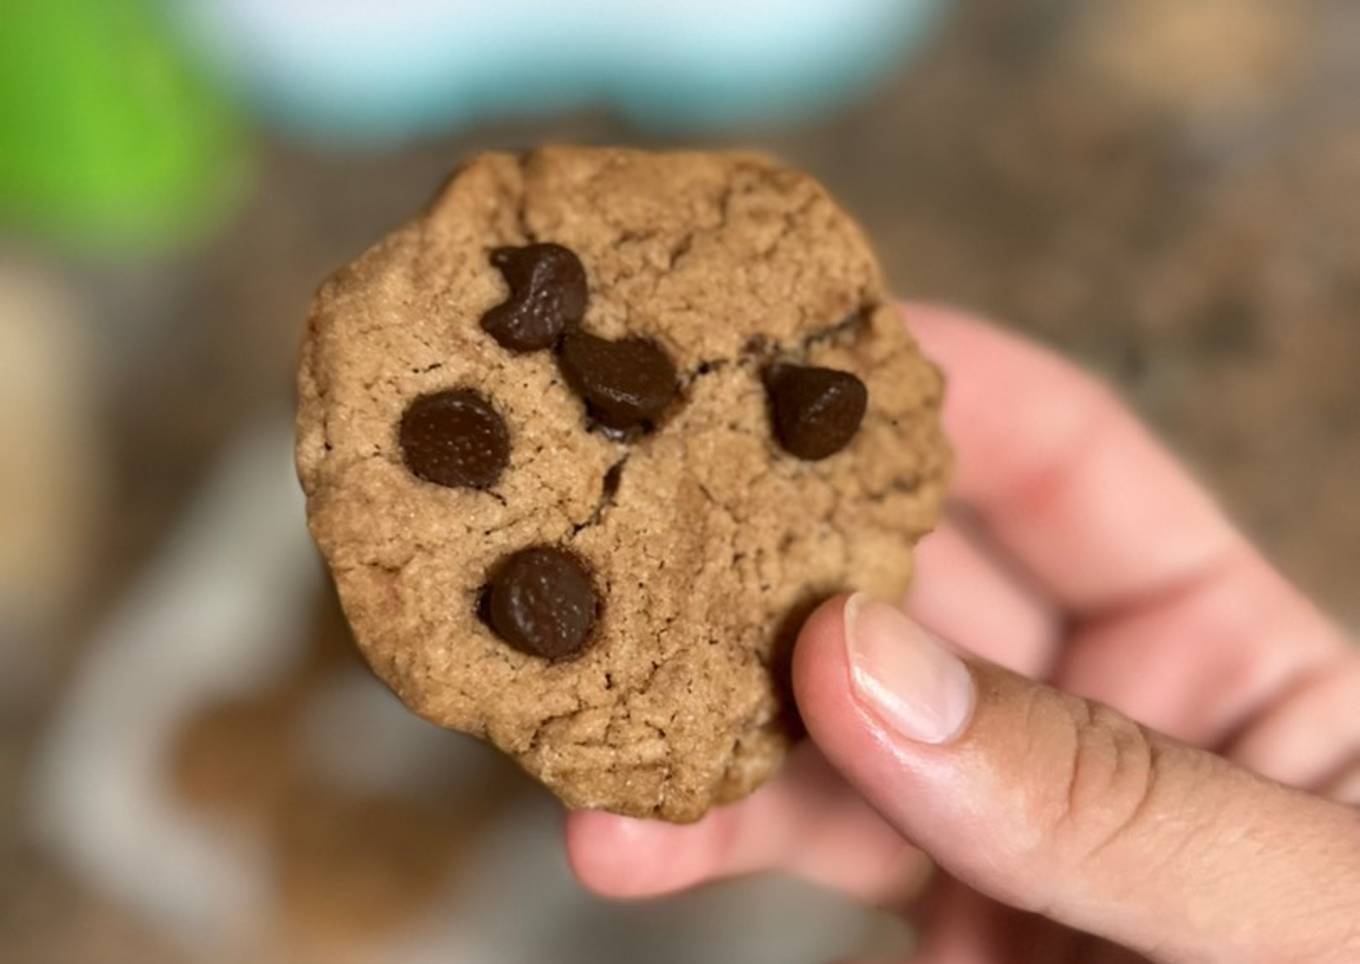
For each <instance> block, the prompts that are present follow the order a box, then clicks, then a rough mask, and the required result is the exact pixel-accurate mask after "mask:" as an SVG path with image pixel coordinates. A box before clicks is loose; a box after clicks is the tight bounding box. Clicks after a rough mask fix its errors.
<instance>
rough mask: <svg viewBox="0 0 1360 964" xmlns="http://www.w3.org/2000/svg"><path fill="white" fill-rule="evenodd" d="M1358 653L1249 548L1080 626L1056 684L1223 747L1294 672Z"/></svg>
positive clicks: (1285, 687)
mask: <svg viewBox="0 0 1360 964" xmlns="http://www.w3.org/2000/svg"><path fill="white" fill-rule="evenodd" d="M1355 658H1356V657H1355V654H1354V650H1353V649H1351V648H1350V647H1349V646H1348V645H1347V644H1346V643H1345V641H1344V640H1343V638H1342V636H1341V634H1340V633H1339V632H1338V631H1337V629H1336V627H1334V626H1333V625H1332V624H1331V623H1330V622H1329V621H1328V620H1327V619H1325V618H1324V617H1323V616H1322V615H1321V614H1320V613H1318V612H1317V611H1316V610H1315V609H1314V608H1313V607H1312V606H1311V605H1310V604H1309V603H1308V601H1307V600H1306V599H1304V598H1303V597H1302V596H1301V595H1300V594H1299V593H1298V591H1297V590H1296V589H1294V588H1293V587H1292V586H1290V585H1289V584H1288V583H1287V582H1286V581H1285V580H1284V579H1283V578H1281V577H1280V575H1279V574H1278V573H1276V572H1275V571H1274V570H1272V569H1271V568H1270V567H1269V565H1267V564H1266V563H1265V562H1264V561H1263V560H1262V559H1261V558H1260V557H1259V556H1258V555H1256V554H1255V553H1248V554H1244V555H1243V556H1241V557H1239V559H1238V561H1236V562H1235V563H1234V564H1233V565H1231V566H1228V567H1225V568H1220V569H1219V570H1217V571H1216V572H1215V573H1214V575H1213V576H1212V577H1210V578H1207V579H1204V580H1200V581H1198V582H1192V583H1190V584H1188V585H1186V586H1185V587H1183V588H1182V589H1181V590H1179V591H1176V592H1170V593H1167V594H1165V595H1164V596H1162V597H1161V598H1159V599H1156V600H1148V601H1147V602H1146V603H1145V605H1143V606H1142V607H1139V608H1133V609H1130V610H1128V611H1127V612H1124V613H1121V614H1116V615H1111V616H1110V617H1108V618H1105V619H1100V620H1096V621H1093V622H1089V623H1086V624H1081V625H1078V626H1076V627H1075V628H1074V631H1073V634H1072V637H1071V641H1070V642H1069V644H1068V647H1067V650H1066V653H1065V655H1064V663H1063V666H1062V668H1061V670H1060V672H1059V674H1058V677H1057V684H1058V685H1059V686H1061V687H1062V688H1064V689H1068V690H1070V691H1072V692H1074V693H1078V694H1080V695H1082V696H1086V697H1089V698H1091V699H1097V700H1100V701H1101V702H1104V703H1109V704H1110V705H1111V706H1114V707H1116V708H1118V709H1119V710H1121V711H1123V712H1125V713H1128V714H1130V715H1131V716H1134V717H1136V718H1137V719H1138V720H1139V721H1140V722H1143V723H1146V724H1147V725H1149V726H1152V727H1154V728H1156V729H1159V730H1162V731H1163V732H1166V733H1169V734H1170V735H1172V736H1175V737H1176V738H1178V739H1182V740H1187V741H1190V742H1192V743H1197V744H1199V745H1202V746H1220V745H1222V743H1223V742H1224V741H1225V740H1227V739H1229V738H1230V737H1231V736H1232V735H1233V734H1234V733H1235V732H1237V731H1239V730H1240V729H1242V728H1243V727H1244V726H1247V725H1248V722H1249V721H1250V720H1251V719H1252V718H1253V717H1254V716H1256V715H1257V714H1259V713H1261V712H1263V711H1264V710H1265V709H1266V708H1267V707H1268V706H1269V705H1271V704H1272V703H1274V702H1275V701H1277V700H1279V699H1280V698H1281V697H1282V695H1283V694H1285V693H1287V692H1289V691H1290V690H1291V689H1292V688H1294V687H1296V686H1297V685H1299V683H1300V681H1302V680H1304V679H1306V678H1308V677H1310V676H1312V675H1313V674H1316V673H1319V672H1322V671H1324V669H1325V668H1326V667H1328V666H1329V665H1332V664H1335V663H1336V662H1337V661H1338V660H1343V659H1352V660H1353V659H1355ZM1313 736H1314V738H1316V737H1317V736H1318V733H1316V732H1315V733H1314V734H1313ZM1274 772H1275V771H1273V770H1272V771H1271V774H1272V775H1274Z"/></svg>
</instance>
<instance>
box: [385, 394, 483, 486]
mask: <svg viewBox="0 0 1360 964" xmlns="http://www.w3.org/2000/svg"><path fill="white" fill-rule="evenodd" d="M398 436H399V440H400V442H401V452H402V457H403V458H404V459H405V461H406V467H407V468H408V469H410V470H411V472H412V473H414V474H415V475H417V476H419V477H420V478H422V479H424V480H425V481H427V482H434V483H435V484H437V485H446V486H449V487H450V488H458V487H461V488H470V489H486V488H490V487H491V486H493V485H495V484H496V480H497V479H499V478H500V476H501V472H502V471H503V470H504V469H505V466H506V464H507V463H508V462H509V461H510V432H509V430H508V429H507V428H506V427H505V420H504V419H503V418H501V416H500V414H499V413H498V412H497V411H496V410H495V409H494V408H492V407H491V403H490V402H489V401H487V400H486V399H485V398H483V397H482V396H481V395H480V394H478V393H477V392H474V391H473V390H472V389H470V388H455V389H452V390H450V391H445V392H436V393H435V394H433V395H422V396H420V397H419V398H417V399H416V400H415V401H413V402H412V403H411V404H410V405H408V406H407V407H406V411H405V412H404V413H403V414H402V416H401V427H400V430H399V432H398Z"/></svg>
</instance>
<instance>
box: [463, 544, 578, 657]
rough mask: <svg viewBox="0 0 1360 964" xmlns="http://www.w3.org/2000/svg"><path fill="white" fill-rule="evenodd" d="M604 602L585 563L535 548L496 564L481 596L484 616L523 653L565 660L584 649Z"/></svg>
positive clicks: (546, 548) (550, 548)
mask: <svg viewBox="0 0 1360 964" xmlns="http://www.w3.org/2000/svg"><path fill="white" fill-rule="evenodd" d="M599 604H600V603H599V596H598V595H597V594H596V592H595V586H594V584H593V582H592V580H591V578H590V573H589V572H588V571H587V570H586V567H585V564H584V563H582V562H581V560H580V559H578V558H577V557H576V556H574V555H572V554H571V553H569V552H567V551H565V550H563V549H558V548H556V547H554V546H530V547H528V548H527V549H520V550H519V551H518V552H515V553H513V554H512V555H510V556H507V557H506V558H505V559H503V560H501V562H500V563H499V565H497V566H496V569H495V571H494V572H493V573H492V574H491V578H490V581H489V582H488V583H487V587H486V590H485V593H484V594H483V597H482V615H483V618H484V619H485V620H486V621H487V623H488V624H490V626H491V629H492V630H493V631H494V632H495V633H496V635H497V636H499V637H500V638H501V639H503V640H505V642H507V643H509V644H510V645H511V646H513V647H514V648H515V649H517V650H519V651H520V652H522V653H528V654H529V655H530V656H541V657H543V658H544V659H566V658H567V657H570V656H575V655H576V654H577V653H579V652H580V651H581V650H582V649H583V648H584V647H585V644H586V642H587V641H588V640H589V638H590V631H591V630H592V629H593V628H594V626H595V616H596V613H597V611H598V610H599Z"/></svg>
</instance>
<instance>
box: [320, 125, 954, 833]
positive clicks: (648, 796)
mask: <svg viewBox="0 0 1360 964" xmlns="http://www.w3.org/2000/svg"><path fill="white" fill-rule="evenodd" d="M299 390H300V409H299V414H298V447H297V462H298V471H299V475H300V477H301V480H302V485H303V488H304V490H305V491H306V494H307V507H308V516H309V522H310V525H311V529H312V532H313V535H314V536H315V538H316V541H317V543H318V545H319V546H320V547H321V550H322V551H323V553H324V554H325V556H326V559H327V560H328V561H329V563H330V567H331V570H332V572H333V574H334V577H335V581H336V584H337V586H338V588H339V591H340V596H341V600H342V602H343V605H344V608H345V612H346V614H347V616H348V618H349V620H350V622H351V624H352V625H353V627H354V630H355V634H356V637H357V639H358V642H359V645H360V647H361V648H362V650H363V652H364V654H365V655H366V657H367V658H368V660H369V662H370V663H371V665H372V666H373V669H374V670H375V671H376V672H377V674H378V675H379V676H380V677H381V678H382V679H383V680H384V681H386V683H387V684H388V685H389V686H391V687H392V689H393V690H394V691H395V692H396V693H397V695H398V696H400V698H401V699H402V700H403V701H404V702H405V703H406V704H407V705H408V706H409V707H410V708H411V709H413V710H414V711H415V712H417V713H419V714H420V715H421V716H424V717H426V718H427V719H429V720H432V721H433V722H435V723H438V724H441V725H443V726H446V727H451V728H454V729H458V730H463V731H466V732H469V733H473V734H476V735H477V736H480V737H483V738H485V739H487V740H490V741H491V742H492V743H494V744H495V745H496V746H497V747H499V748H500V749H501V750H503V751H504V752H506V753H508V754H510V755H511V756H512V757H514V758H515V759H516V760H517V761H518V762H519V763H520V764H521V765H522V766H523V767H524V768H525V769H526V770H528V771H529V772H530V773H531V774H533V775H534V776H535V777H537V778H538V779H539V780H540V781H542V782H543V783H544V784H546V785H547V786H548V787H549V788H550V789H551V790H552V791H553V792H554V793H556V794H557V795H558V796H559V797H561V798H562V800H564V801H565V802H566V803H567V804H568V805H570V806H573V807H595V808H604V809H608V810H612V811H615V812H618V813H624V814H631V815H635V816H651V817H659V818H662V819H666V820H672V821H688V820H694V819H697V818H698V817H699V816H701V815H702V814H703V813H704V812H705V811H706V810H707V809H708V808H709V807H711V806H713V805H714V804H716V803H721V802H725V801H730V800H734V799H737V798H739V797H741V796H743V795H745V794H747V793H749V792H750V791H751V790H753V789H754V788H755V787H756V786H758V785H759V784H760V783H761V782H762V781H764V780H765V779H766V778H767V777H769V776H770V774H771V773H772V772H773V771H774V770H775V769H776V767H777V766H778V763H779V761H780V759H781V758H782V756H783V754H784V752H785V750H786V748H787V747H788V745H789V743H790V740H791V739H792V736H793V722H792V720H793V716H794V715H793V713H792V707H791V704H790V701H789V697H788V694H787V692H786V688H785V682H784V680H785V675H786V671H787V660H788V649H789V644H790V640H791V636H792V632H793V631H794V630H796V627H797V624H798V621H799V620H800V619H801V618H802V617H803V616H805V615H806V614H807V612H808V611H809V610H810V608H811V607H812V606H813V605H815V604H816V602H818V601H819V600H821V599H824V598H826V597H827V596H829V595H831V594H834V593H836V592H838V591H841V590H845V589H850V588H858V589H864V590H867V591H871V592H874V593H878V594H881V595H883V596H887V597H895V596H898V595H900V594H901V593H902V592H903V591H904V589H905V588H906V585H907V582H908V580H909V578H910V575H911V569H912V547H913V544H914V543H915V541H916V540H917V539H918V538H920V536H922V535H923V534H924V533H926V532H927V531H928V530H929V529H930V527H931V526H932V524H933V523H934V521H935V518H936V515H937V513H938V511H939V508H940V504H941V500H942V498H943V491H944V484H945V479H946V475H947V470H948V465H949V456H948V450H947V447H946V445H945V442H944V440H943V438H942V435H941V431H940V426H939V419H938V414H939V406H940V400H941V394H942V382H941V378H940V376H939V374H938V372H937V371H936V370H935V369H934V368H933V367H932V366H931V365H930V364H929V363H928V362H927V361H925V360H924V359H923V358H922V357H921V355H920V354H919V352H918V351H917V349H916V346H915V344H914V343H913V342H912V340H911V338H910V336H909V335H908V334H907V332H906V329H905V328H904V326H903V322H902V318H901V316H900V312H899V310H898V309H897V308H896V307H895V306H894V304H893V303H892V301H891V299H890V296H889V294H888V292H887V291H886V290H885V287H884V283H883V279H882V276H881V273H880V270H879V267H878V265H877V262H876V260H875V258H874V255H873V253H872V251H871V250H870V248H869V246H868V244H867V243H866V241H865V239H864V237H863V235H862V234H861V232H860V230H859V229H858V228H857V227H856V226H855V224H854V223H853V222H852V221H851V219H850V218H849V217H848V216H846V215H845V214H844V213H843V212H842V211H841V210H840V209H839V208H838V207H837V206H836V205H835V204H834V203H833V202H832V201H831V199H830V198H829V197H828V196H827V194H826V192H825V191H824V190H823V189H822V188H821V187H820V186H819V185H817V184H816V183H815V182H814V181H812V180H811V179H810V178H808V177H807V176H805V175H803V174H800V173H798V172H795V171H791V170H788V169H786V168H784V167H781V166H779V165H778V164H776V163H774V162H772V161H770V160H768V159H765V158H762V157H758V156H754V155H748V154H716V153H714V154H705V153H669V154H652V153H645V152H641V151H633V150H619V149H593V148H592V149H587V148H569V147H561V148H545V149H541V150H537V151H534V152H532V153H530V154H527V155H524V156H514V155H510V154H501V153H491V154H484V155H482V156H480V157H477V158H476V159H474V160H472V161H471V162H470V163H468V164H466V165H465V166H464V167H462V168H461V169H460V170H459V171H457V172H456V173H455V174H454V176H453V177H452V178H451V179H450V180H449V182H448V183H447V184H446V185H445V186H444V187H443V189H442V190H441V191H440V192H439V193H438V195H437V196H436V197H435V199H434V200H433V202H432V203H431V205H430V206H429V208H428V210H426V211H425V212H424V213H423V214H422V215H420V216H419V217H417V218H416V219H415V220H414V221H412V222H410V223H409V224H407V225H405V226H404V227H401V228H399V229H398V230H396V231H395V232H393V233H392V234H391V235H389V236H388V237H387V238H385V239H384V240H382V241H381V242H379V243H378V244H377V245H376V246H374V247H373V248H372V249H370V250H369V251H367V252H366V253H365V254H363V255H362V256H361V257H360V258H358V260H356V261H355V262H353V263H352V264H350V265H348V266H347V267H345V268H343V269H342V270H340V271H339V272H338V273H337V274H336V275H335V276H334V277H332V278H331V279H330V280H329V281H328V282H326V284H324V285H323V286H322V288H321V289H320V291H319V293H318V294H317V297H316V299H315V302H314V304H313V307H312V311H311V315H310V319H309V322H308V326H307V335H306V339H305V342H304V346H303V356H302V364H301V372H300V376H299Z"/></svg>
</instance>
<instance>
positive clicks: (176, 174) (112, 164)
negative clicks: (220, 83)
mask: <svg viewBox="0 0 1360 964" xmlns="http://www.w3.org/2000/svg"><path fill="white" fill-rule="evenodd" d="M245 156H246V155H245V147H244V143H243V140H242V138H241V136H240V134H239V132H238V129H237V127H236V125H235V124H234V123H233V121H232V118H231V115H230V113H229V112H228V110H227V108H226V106H225V102H224V100H223V98H222V97H221V96H220V94H217V93H215V92H214V91H213V90H212V89H211V88H210V87H209V86H207V85H206V84H205V83H204V82H203V80H202V79H201V78H199V77H198V76H197V75H195V73H194V72H193V71H192V69H191V68H190V67H189V66H188V64H187V61H186V59H185V58H184V56H183V53H182V51H180V50H177V49H176V46H175V35H174V33H173V31H172V30H171V29H170V26H169V23H168V22H167V21H166V20H165V19H164V18H163V16H162V11H161V9H160V4H157V3H152V2H147V0H3V3H2V4H0V228H4V229H7V230H14V229H17V230H18V231H19V232H20V233H23V234H28V235H38V236H41V237H43V238H44V239H47V240H50V241H57V242H61V243H75V244H77V245H80V246H86V247H90V246H93V247H101V246H102V247H110V248H117V249H118V250H120V251H125V250H129V249H136V248H140V247H144V246H145V247H164V246H166V245H169V244H174V243H176V242H178V241H181V240H185V239H187V238H189V237H193V236H196V235H199V234H201V233H202V232H204V231H207V230H209V229H210V228H211V227H213V226H214V225H215V224H216V223H218V221H219V220H220V216H221V215H222V214H223V213H224V212H225V211H226V210H227V209H228V207H229V205H230V203H231V201H232V200H233V199H235V198H236V197H237V196H239V193H240V189H241V187H242V186H243V183H244V173H245Z"/></svg>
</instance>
